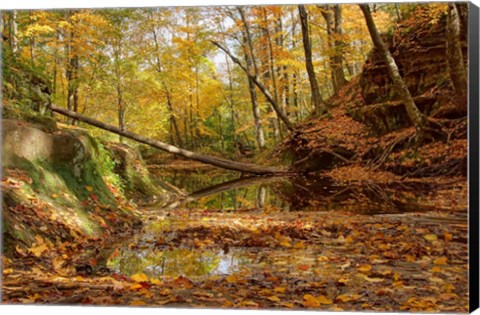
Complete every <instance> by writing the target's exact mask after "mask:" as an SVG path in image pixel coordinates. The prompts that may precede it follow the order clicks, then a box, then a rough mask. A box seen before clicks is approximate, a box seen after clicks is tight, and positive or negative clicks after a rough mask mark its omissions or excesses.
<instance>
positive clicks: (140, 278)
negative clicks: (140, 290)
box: [130, 272, 148, 282]
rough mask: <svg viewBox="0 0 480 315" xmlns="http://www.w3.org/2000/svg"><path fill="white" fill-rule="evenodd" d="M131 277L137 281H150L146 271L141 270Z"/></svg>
mask: <svg viewBox="0 0 480 315" xmlns="http://www.w3.org/2000/svg"><path fill="white" fill-rule="evenodd" d="M130 278H131V279H132V280H133V281H135V282H147V281H148V277H147V275H146V274H144V273H141V272H139V273H136V274H134V275H133V276H131V277H130Z"/></svg>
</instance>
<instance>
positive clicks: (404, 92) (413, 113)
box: [359, 4, 426, 132]
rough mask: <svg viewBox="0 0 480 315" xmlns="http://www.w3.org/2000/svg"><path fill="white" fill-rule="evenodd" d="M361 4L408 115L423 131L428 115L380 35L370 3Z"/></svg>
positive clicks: (374, 40)
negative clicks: (415, 99) (414, 96)
mask: <svg viewBox="0 0 480 315" xmlns="http://www.w3.org/2000/svg"><path fill="white" fill-rule="evenodd" d="M359 6H360V9H361V10H362V12H363V15H364V16H365V21H366V23H367V27H368V31H369V32H370V36H371V37H372V41H373V44H374V45H375V48H376V49H378V50H379V51H380V54H381V55H382V58H383V60H384V62H385V64H386V65H387V70H388V74H389V75H390V78H391V79H392V81H393V85H394V88H395V90H396V91H397V93H398V94H399V95H400V97H401V99H402V101H403V104H404V105H405V109H406V111H407V114H408V117H409V118H410V120H411V121H412V123H413V124H414V125H415V128H416V129H417V132H418V131H422V130H423V129H424V128H425V127H426V117H425V116H424V115H423V114H422V112H420V110H419V109H418V107H417V105H416V104H415V102H414V101H413V98H412V95H411V94H410V91H409V90H408V88H407V85H406V84H405V82H404V81H403V78H402V76H401V75H400V72H399V70H398V67H397V64H396V63H395V60H394V59H393V57H392V54H391V53H390V51H389V50H388V48H387V46H386V45H385V43H384V42H383V40H382V38H381V37H380V34H379V33H378V30H377V27H376V26H375V22H374V21H373V18H372V14H371V12H370V8H369V7H368V4H359Z"/></svg>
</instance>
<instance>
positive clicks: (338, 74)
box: [333, 4, 347, 92]
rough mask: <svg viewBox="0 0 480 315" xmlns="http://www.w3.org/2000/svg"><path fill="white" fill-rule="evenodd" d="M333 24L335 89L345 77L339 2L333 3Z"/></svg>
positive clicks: (344, 80) (342, 84)
mask: <svg viewBox="0 0 480 315" xmlns="http://www.w3.org/2000/svg"><path fill="white" fill-rule="evenodd" d="M333 10H334V16H335V24H334V28H333V33H334V34H335V35H334V45H333V47H334V55H333V64H334V66H335V67H334V76H335V82H336V84H337V91H336V92H338V90H340V89H341V88H342V87H343V86H344V85H345V83H347V79H345V73H344V72H343V45H344V42H343V40H342V6H341V5H340V4H335V5H334V7H333Z"/></svg>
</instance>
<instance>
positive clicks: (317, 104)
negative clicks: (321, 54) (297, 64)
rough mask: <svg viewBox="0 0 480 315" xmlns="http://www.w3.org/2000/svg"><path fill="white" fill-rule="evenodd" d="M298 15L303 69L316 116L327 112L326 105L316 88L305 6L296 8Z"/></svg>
mask: <svg viewBox="0 0 480 315" xmlns="http://www.w3.org/2000/svg"><path fill="white" fill-rule="evenodd" d="M298 13H299V14H300V22H301V23H300V24H301V26H302V40H303V50H304V52H305V67H306V68H307V74H308V80H309V81H310V90H311V91H312V103H313V107H314V108H315V112H316V114H317V115H321V114H324V113H325V112H327V105H326V104H325V102H324V101H323V99H322V95H321V94H320V89H319V87H318V82H317V77H316V76H315V69H314V67H313V61H312V43H311V42H310V35H309V30H308V14H307V10H306V9H305V6H303V5H299V6H298Z"/></svg>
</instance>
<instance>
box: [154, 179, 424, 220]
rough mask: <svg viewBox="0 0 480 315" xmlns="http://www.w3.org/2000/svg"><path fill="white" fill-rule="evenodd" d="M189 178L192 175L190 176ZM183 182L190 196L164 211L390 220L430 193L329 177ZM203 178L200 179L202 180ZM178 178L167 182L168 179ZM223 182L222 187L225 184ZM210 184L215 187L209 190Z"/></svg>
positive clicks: (413, 207)
mask: <svg viewBox="0 0 480 315" xmlns="http://www.w3.org/2000/svg"><path fill="white" fill-rule="evenodd" d="M189 176H190V175H189ZM189 176H185V177H180V176H179V175H178V174H177V175H176V176H175V177H174V178H175V181H172V182H171V184H175V183H176V182H178V181H179V180H180V178H181V179H182V180H181V182H182V183H183V184H185V185H186V186H185V187H187V188H188V189H193V187H202V189H199V190H197V191H190V190H189V192H190V193H189V194H188V195H187V196H182V197H180V198H178V199H176V200H174V201H173V202H170V203H168V204H165V205H162V207H164V208H168V209H175V208H177V207H184V208H187V209H198V208H202V209H207V210H221V211H230V210H233V211H238V210H243V211H245V210H252V209H255V210H264V211H300V210H301V211H328V210H342V211H349V212H353V213H361V214H387V213H400V212H407V211H418V209H419V208H420V207H419V206H418V197H419V195H421V194H423V195H426V194H428V193H429V189H428V188H426V187H421V186H419V185H420V184H411V186H406V185H404V184H403V185H401V186H399V184H394V183H390V184H376V183H369V182H362V183H357V184H355V183H353V184H352V183H350V184H343V183H338V182H336V181H334V180H333V179H331V178H329V177H322V176H318V175H306V176H296V177H262V176H252V177H241V178H233V179H232V176H233V175H232V174H228V173H227V174H222V175H219V176H208V175H207V174H203V176H200V175H197V176H193V177H192V178H190V177H189ZM198 177H199V178H198ZM168 178H170V179H172V178H173V177H167V179H168ZM222 179H223V181H222ZM206 182H210V186H208V187H205V186H206Z"/></svg>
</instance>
